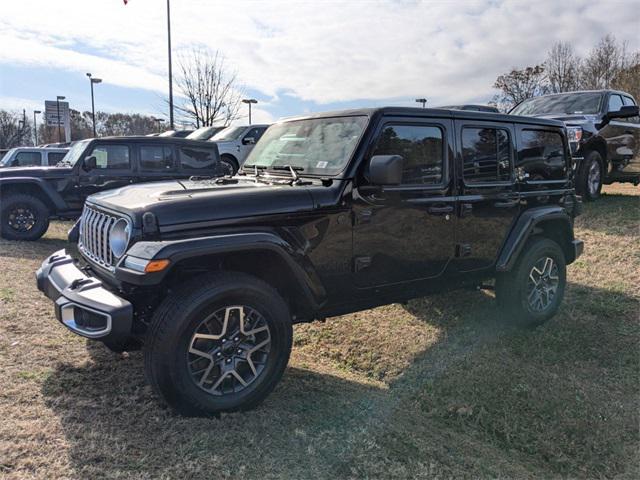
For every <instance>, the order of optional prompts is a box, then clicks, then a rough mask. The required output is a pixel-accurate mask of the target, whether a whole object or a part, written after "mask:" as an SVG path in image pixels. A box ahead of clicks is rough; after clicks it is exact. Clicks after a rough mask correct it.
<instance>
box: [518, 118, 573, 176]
mask: <svg viewBox="0 0 640 480" xmlns="http://www.w3.org/2000/svg"><path fill="white" fill-rule="evenodd" d="M518 150H519V151H518V164H517V166H518V167H519V168H521V169H522V170H523V172H524V173H526V174H527V178H528V179H529V180H562V179H564V178H566V176H567V172H568V169H567V158H566V154H565V148H564V142H563V141H562V135H560V133H558V132H552V131H549V130H533V129H531V130H529V129H525V130H523V131H522V133H521V135H520V145H519V149H518Z"/></svg>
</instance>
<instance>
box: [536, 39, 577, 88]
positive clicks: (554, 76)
mask: <svg viewBox="0 0 640 480" xmlns="http://www.w3.org/2000/svg"><path fill="white" fill-rule="evenodd" d="M580 63H581V60H580V57H578V56H577V55H576V54H575V52H574V50H573V46H572V45H571V44H570V43H567V42H556V43H554V44H553V46H552V47H551V50H549V52H548V53H547V59H546V60H545V62H544V67H545V70H546V72H547V78H548V81H549V91H550V92H551V93H562V92H571V91H574V90H578V89H579V88H580Z"/></svg>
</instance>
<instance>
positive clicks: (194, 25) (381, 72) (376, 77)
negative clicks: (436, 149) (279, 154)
mask: <svg viewBox="0 0 640 480" xmlns="http://www.w3.org/2000/svg"><path fill="white" fill-rule="evenodd" d="M639 24H640V2H639V1H638V0H630V1H601V2H594V1H593V0H574V1H564V2H557V1H553V0H542V1H537V2H524V1H511V2H506V1H505V2H501V1H479V0H478V1H464V2H463V1H460V2H443V1H438V2H427V1H389V2H376V1H364V0H363V1H352V2H344V1H339V2H338V1H329V0H326V1H322V2H321V1H306V0H305V1H297V2H292V1H288V2H287V1H282V2H241V1H234V2H220V1H215V2H213V1H208V0H194V1H185V0H180V1H174V2H173V3H172V31H173V42H174V50H175V51H176V52H178V51H180V50H182V49H185V48H189V47H190V46H192V45H196V44H203V45H206V46H208V47H210V48H212V49H219V50H221V51H222V52H224V54H225V55H226V56H227V58H228V60H229V61H230V62H231V63H233V64H234V66H235V67H236V68H237V69H238V72H239V74H240V76H241V78H242V81H243V82H244V83H245V84H246V85H247V86H248V87H249V88H252V89H257V90H260V91H261V92H263V93H264V94H266V95H269V96H271V97H273V100H272V101H274V102H275V101H277V97H278V95H280V94H281V93H282V92H287V94H289V95H292V96H294V97H297V98H300V99H302V100H311V101H314V102H317V103H320V104H322V103H328V102H335V101H345V100H353V99H369V100H371V103H377V102H379V101H382V100H383V99H394V98H396V99H397V98H414V97H415V96H426V97H427V98H429V99H431V100H432V101H431V102H430V103H431V104H436V103H450V102H463V101H470V100H473V99H479V98H487V97H489V96H490V95H491V93H492V90H491V85H492V84H493V81H494V80H495V77H496V76H497V75H498V74H500V73H502V72H504V71H506V70H508V69H509V68H511V67H512V66H524V65H529V64H534V63H536V62H540V61H542V60H543V58H544V56H545V52H546V51H547V50H548V48H549V47H550V46H551V44H552V43H553V42H555V41H557V40H567V41H570V42H572V43H573V44H574V45H575V46H576V48H577V49H578V51H579V52H580V53H582V54H585V53H587V51H588V49H589V48H591V47H592V46H593V45H594V44H595V42H596V41H597V40H598V39H599V38H600V37H601V36H603V35H604V34H606V33H614V34H615V35H616V36H617V37H618V38H619V39H624V40H628V41H629V43H630V47H631V48H633V49H638V48H639V47H640V43H639V37H638V34H637V28H638V25H639ZM0 42H2V45H3V46H4V47H3V49H2V50H0V64H2V63H5V64H12V65H40V66H41V65H46V66H49V67H59V68H62V69H65V70H71V71H77V72H85V71H87V69H90V70H91V71H92V72H94V73H95V74H96V75H99V76H102V77H104V78H105V81H108V82H110V83H113V84H117V85H121V86H124V87H141V88H146V89H150V90H155V91H157V92H164V90H165V89H166V81H165V80H164V78H165V77H164V76H165V75H166V17H165V9H164V2H159V1H154V0H131V1H130V2H129V4H128V5H127V6H124V5H123V4H122V2H121V1H119V0H108V1H104V0H102V1H100V2H97V1H95V0H94V1H87V0H66V1H65V0H57V1H41V0H40V1H36V0H21V1H20V2H3V15H2V18H0ZM8 45H10V48H7V47H6V46H8ZM264 108H268V107H265V106H263V110H262V111H261V112H262V113H259V112H258V111H257V112H256V121H257V120H258V118H259V115H265V117H264V118H268V117H267V116H266V115H268V112H267V111H266V110H264Z"/></svg>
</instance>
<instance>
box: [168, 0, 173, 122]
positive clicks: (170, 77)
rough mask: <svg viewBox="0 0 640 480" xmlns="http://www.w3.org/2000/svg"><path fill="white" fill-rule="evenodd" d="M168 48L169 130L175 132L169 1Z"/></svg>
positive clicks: (169, 9) (169, 8) (169, 10)
mask: <svg viewBox="0 0 640 480" xmlns="http://www.w3.org/2000/svg"><path fill="white" fill-rule="evenodd" d="M167 48H168V50H169V128H170V129H171V130H173V73H172V68H171V7H170V5H169V0H167Z"/></svg>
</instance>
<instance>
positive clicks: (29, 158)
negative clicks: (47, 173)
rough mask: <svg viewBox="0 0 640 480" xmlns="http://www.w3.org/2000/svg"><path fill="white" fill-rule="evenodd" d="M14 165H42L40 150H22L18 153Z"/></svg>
mask: <svg viewBox="0 0 640 480" xmlns="http://www.w3.org/2000/svg"><path fill="white" fill-rule="evenodd" d="M13 165H14V166H16V167H32V166H36V165H37V166H40V165H42V157H41V156H40V152H20V153H18V154H17V155H16V158H15V160H14V161H13Z"/></svg>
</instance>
